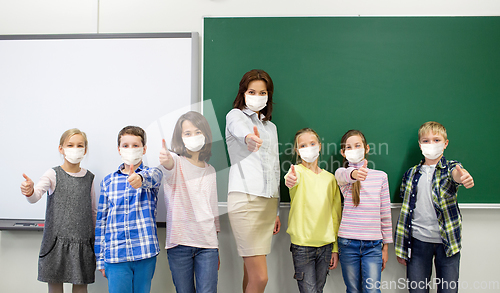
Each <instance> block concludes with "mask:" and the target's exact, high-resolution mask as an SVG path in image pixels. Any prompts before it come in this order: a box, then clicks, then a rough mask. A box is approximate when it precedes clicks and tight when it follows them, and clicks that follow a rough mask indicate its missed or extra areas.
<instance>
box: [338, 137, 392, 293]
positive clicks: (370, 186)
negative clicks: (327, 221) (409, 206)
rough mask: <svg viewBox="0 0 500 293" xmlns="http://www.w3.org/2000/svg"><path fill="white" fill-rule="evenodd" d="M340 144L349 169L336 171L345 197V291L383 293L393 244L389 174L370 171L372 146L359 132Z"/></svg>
mask: <svg viewBox="0 0 500 293" xmlns="http://www.w3.org/2000/svg"><path fill="white" fill-rule="evenodd" d="M340 145H341V150H340V153H341V154H342V156H343V157H344V167H346V168H339V169H337V171H336V172H335V178H337V181H338V184H339V187H340V190H341V191H342V194H343V196H344V210H343V213H342V221H341V223H340V228H339V234H338V236H339V237H338V243H339V260H340V264H341V266H342V275H343V277H344V283H345V285H346V287H347V290H346V292H380V287H379V286H377V284H380V278H381V272H382V271H383V270H384V268H385V264H386V263H387V260H388V258H389V256H388V252H387V250H388V243H392V223H391V206H390V204H391V203H390V198H389V184H388V180H387V174H386V173H385V172H382V171H378V170H372V169H368V168H367V161H366V160H365V155H366V154H367V153H368V152H369V150H370V147H369V146H368V144H367V143H366V139H365V136H364V135H363V134H362V133H361V132H360V131H358V130H349V131H348V132H347V133H346V134H344V136H343V137H342V140H341V144H340ZM377 282H378V283H377Z"/></svg>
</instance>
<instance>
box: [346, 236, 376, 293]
mask: <svg viewBox="0 0 500 293" xmlns="http://www.w3.org/2000/svg"><path fill="white" fill-rule="evenodd" d="M337 241H338V242H339V260H340V265H341V267H342V275H343V277H344V283H345V285H346V287H347V288H346V292H347V293H358V292H363V293H379V292H380V285H379V284H380V278H381V276H382V274H381V273H382V245H383V243H382V240H355V239H345V238H341V237H339V238H338V239H337Z"/></svg>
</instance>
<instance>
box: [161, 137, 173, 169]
mask: <svg viewBox="0 0 500 293" xmlns="http://www.w3.org/2000/svg"><path fill="white" fill-rule="evenodd" d="M160 164H161V165H162V166H163V167H165V169H167V170H172V168H173V167H174V160H173V158H172V155H171V154H170V152H169V151H168V149H167V143H166V142H165V140H164V139H162V148H161V150H160Z"/></svg>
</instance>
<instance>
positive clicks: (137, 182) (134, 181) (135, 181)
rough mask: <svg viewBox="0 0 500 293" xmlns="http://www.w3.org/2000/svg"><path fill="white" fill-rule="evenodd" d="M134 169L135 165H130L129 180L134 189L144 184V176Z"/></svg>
mask: <svg viewBox="0 0 500 293" xmlns="http://www.w3.org/2000/svg"><path fill="white" fill-rule="evenodd" d="M134 170H135V167H134V165H130V172H129V173H128V179H127V181H128V183H129V184H130V186H132V187H133V188H134V189H137V188H139V187H141V186H142V177H141V175H139V174H137V173H135V172H134Z"/></svg>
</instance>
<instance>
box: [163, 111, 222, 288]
mask: <svg viewBox="0 0 500 293" xmlns="http://www.w3.org/2000/svg"><path fill="white" fill-rule="evenodd" d="M211 148H212V131H211V130H210V126H209V124H208V121H207V119H205V117H203V115H201V114H200V113H198V112H194V111H190V112H187V113H186V114H184V115H182V116H181V117H180V118H179V120H178V121H177V124H176V125H175V128H174V134H173V136H172V151H173V152H172V153H170V152H169V151H168V150H167V147H166V144H165V140H163V149H162V150H161V151H160V163H161V167H160V168H161V169H162V171H163V174H164V178H165V181H164V184H163V187H164V192H165V203H166V207H167V231H166V234H167V237H166V249H167V258H168V264H169V266H170V271H171V273H172V279H173V281H174V285H175V289H176V291H177V292H179V293H195V292H197V293H215V292H217V278H218V265H219V250H218V245H219V242H218V240H217V233H218V232H219V231H220V225H219V211H218V207H217V186H216V179H215V176H216V172H215V169H214V167H212V166H211V165H209V164H208V160H210V156H211V155H212V152H211Z"/></svg>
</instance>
